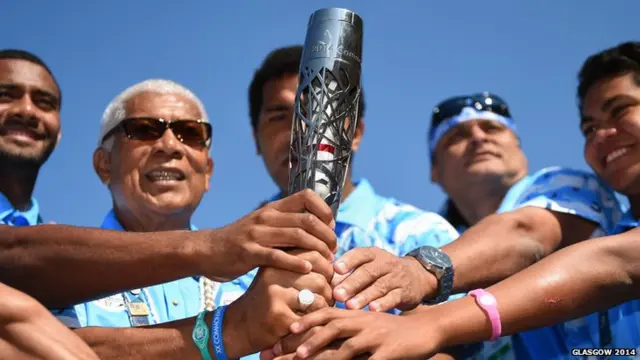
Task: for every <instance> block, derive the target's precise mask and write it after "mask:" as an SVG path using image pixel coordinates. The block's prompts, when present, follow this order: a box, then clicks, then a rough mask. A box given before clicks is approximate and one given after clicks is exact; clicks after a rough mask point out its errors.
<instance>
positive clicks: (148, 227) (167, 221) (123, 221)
mask: <svg viewBox="0 0 640 360" xmlns="http://www.w3.org/2000/svg"><path fill="white" fill-rule="evenodd" d="M114 212H115V215H116V218H117V219H118V221H119V222H120V225H122V227H123V228H124V229H125V230H126V231H132V232H155V231H171V230H189V229H190V225H191V214H190V213H188V212H181V213H174V214H162V213H154V212H151V211H143V212H142V213H143V214H144V215H142V216H138V215H137V214H136V213H134V212H133V211H131V210H130V209H119V208H118V207H117V206H115V205H114Z"/></svg>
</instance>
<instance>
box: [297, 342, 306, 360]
mask: <svg viewBox="0 0 640 360" xmlns="http://www.w3.org/2000/svg"><path fill="white" fill-rule="evenodd" d="M296 353H297V354H298V356H299V357H301V358H303V359H304V358H306V357H307V355H308V354H309V349H307V347H306V346H304V345H303V346H300V347H299V348H298V350H297V351H296Z"/></svg>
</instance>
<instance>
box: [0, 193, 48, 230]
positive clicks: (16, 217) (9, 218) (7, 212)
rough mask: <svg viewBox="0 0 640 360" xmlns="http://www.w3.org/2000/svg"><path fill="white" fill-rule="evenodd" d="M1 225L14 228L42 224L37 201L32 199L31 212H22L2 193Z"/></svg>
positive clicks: (0, 198) (0, 204)
mask: <svg viewBox="0 0 640 360" xmlns="http://www.w3.org/2000/svg"><path fill="white" fill-rule="evenodd" d="M0 224H3V225H13V226H33V225H38V224H42V218H41V217H40V206H38V202H37V201H36V199H34V198H31V207H29V210H26V211H20V210H17V209H15V208H14V207H13V205H12V204H11V202H10V201H9V199H7V197H6V196H5V195H4V194H3V193H0Z"/></svg>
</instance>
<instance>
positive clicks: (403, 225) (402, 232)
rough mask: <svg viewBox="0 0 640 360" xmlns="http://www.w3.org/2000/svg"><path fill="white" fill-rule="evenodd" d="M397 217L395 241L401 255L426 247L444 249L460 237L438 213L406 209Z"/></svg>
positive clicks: (412, 208) (411, 208)
mask: <svg viewBox="0 0 640 360" xmlns="http://www.w3.org/2000/svg"><path fill="white" fill-rule="evenodd" d="M397 217H398V218H399V219H398V220H399V221H398V222H397V225H396V226H395V232H394V239H395V242H396V243H397V244H398V254H399V255H406V254H407V253H408V252H410V251H411V250H413V249H415V248H418V247H420V246H425V245H430V246H434V247H442V246H444V245H447V244H449V243H450V242H452V241H453V240H455V239H457V238H458V236H459V234H458V232H457V231H456V229H454V227H453V226H451V224H449V222H447V220H445V219H444V218H443V217H442V216H440V215H438V214H436V213H432V212H425V211H422V210H419V209H417V208H414V207H406V208H405V209H404V211H403V212H402V213H400V214H398V216H397Z"/></svg>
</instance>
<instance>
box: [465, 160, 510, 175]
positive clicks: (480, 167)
mask: <svg viewBox="0 0 640 360" xmlns="http://www.w3.org/2000/svg"><path fill="white" fill-rule="evenodd" d="M467 171H468V172H469V174H474V175H496V174H503V173H504V172H505V168H504V165H503V164H502V163H500V162H497V161H479V162H475V163H473V164H471V165H469V167H468V168H467Z"/></svg>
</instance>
